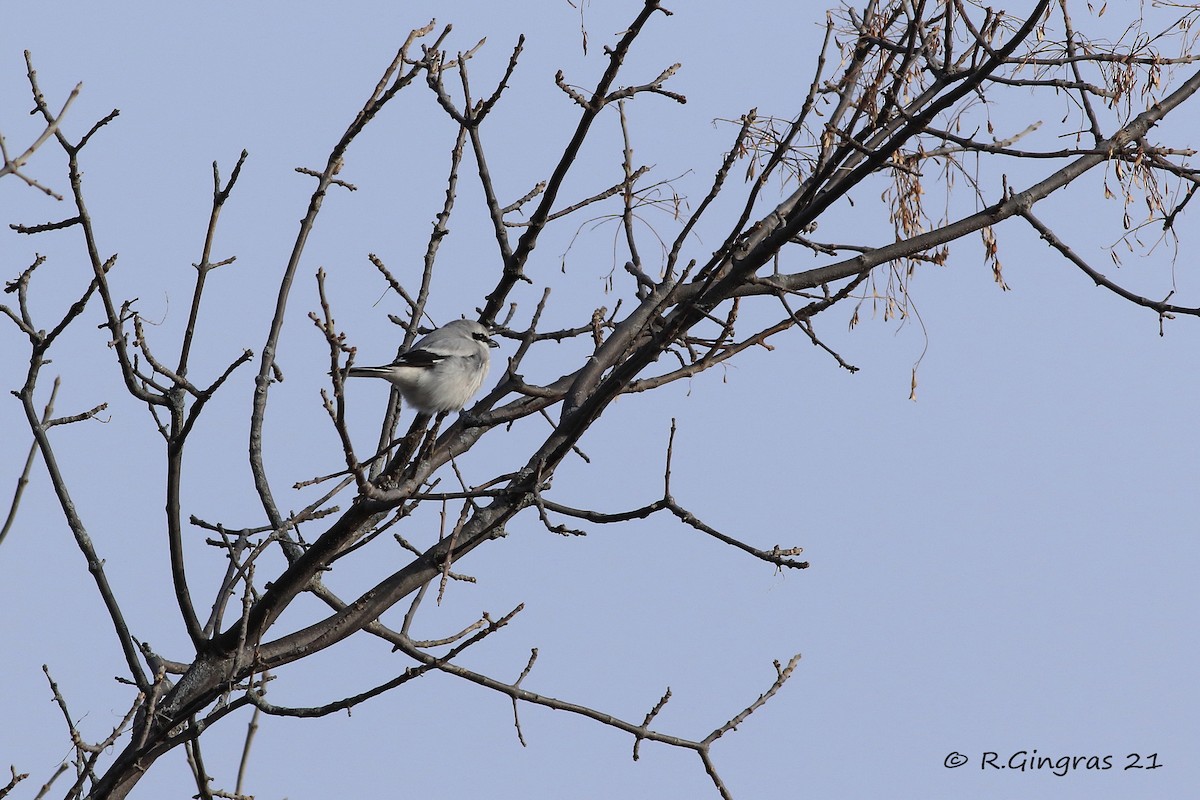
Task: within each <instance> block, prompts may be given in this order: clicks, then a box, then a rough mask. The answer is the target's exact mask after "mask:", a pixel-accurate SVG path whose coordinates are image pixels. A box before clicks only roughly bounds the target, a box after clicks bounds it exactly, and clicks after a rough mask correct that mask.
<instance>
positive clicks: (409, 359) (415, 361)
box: [395, 350, 446, 367]
mask: <svg viewBox="0 0 1200 800" xmlns="http://www.w3.org/2000/svg"><path fill="white" fill-rule="evenodd" d="M445 359H446V356H444V355H441V354H440V353H431V352H430V351H428V350H409V351H408V352H406V353H402V354H401V355H400V357H399V358H397V359H396V361H395V366H403V367H432V366H433V365H434V364H437V363H438V362H439V361H444V360H445Z"/></svg>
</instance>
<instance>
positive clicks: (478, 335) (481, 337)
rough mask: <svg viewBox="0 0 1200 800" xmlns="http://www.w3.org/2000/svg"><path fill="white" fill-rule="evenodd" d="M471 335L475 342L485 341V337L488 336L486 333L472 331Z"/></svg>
mask: <svg viewBox="0 0 1200 800" xmlns="http://www.w3.org/2000/svg"><path fill="white" fill-rule="evenodd" d="M471 336H472V338H474V339H475V341H477V342H486V341H487V338H488V335H487V334H486V333H472V334H471Z"/></svg>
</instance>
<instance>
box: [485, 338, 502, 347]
mask: <svg viewBox="0 0 1200 800" xmlns="http://www.w3.org/2000/svg"><path fill="white" fill-rule="evenodd" d="M487 346H488V347H499V346H500V343H499V342H497V341H496V340H495V339H491V338H489V339H488V340H487Z"/></svg>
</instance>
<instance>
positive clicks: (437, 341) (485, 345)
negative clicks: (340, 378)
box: [346, 319, 500, 414]
mask: <svg viewBox="0 0 1200 800" xmlns="http://www.w3.org/2000/svg"><path fill="white" fill-rule="evenodd" d="M499 346H500V345H499V344H497V343H496V341H495V340H494V339H492V337H491V336H490V335H489V331H488V329H487V328H486V327H484V326H483V325H481V324H479V323H478V322H475V321H474V320H470V319H456V320H454V321H453V322H447V323H446V324H445V325H443V326H442V327H440V328H438V329H437V330H435V331H433V332H431V333H430V334H429V335H427V336H425V337H422V338H421V339H419V340H417V343H416V344H414V345H413V346H412V348H411V349H409V350H406V351H404V352H403V353H401V354H400V357H399V358H397V359H396V360H395V361H393V362H392V363H391V364H388V365H386V366H382V367H351V368H350V371H349V372H348V373H346V374H347V375H348V376H349V377H351V378H360V377H362V378H383V379H384V380H385V381H389V382H390V383H391V384H392V385H393V386H395V387H396V388H397V389H399V390H400V395H401V396H402V397H403V398H404V402H406V403H408V404H409V405H410V406H412V407H413V408H415V409H416V410H417V411H420V412H422V413H425V414H440V413H442V412H443V411H458V410H459V409H461V408H462V407H463V406H465V405H466V404H467V401H468V400H470V399H471V397H472V396H474V394H475V393H476V392H478V391H479V387H480V386H482V385H483V379H484V378H486V377H487V372H488V364H489V362H490V360H491V359H490V357H489V354H488V350H489V348H492V347H499Z"/></svg>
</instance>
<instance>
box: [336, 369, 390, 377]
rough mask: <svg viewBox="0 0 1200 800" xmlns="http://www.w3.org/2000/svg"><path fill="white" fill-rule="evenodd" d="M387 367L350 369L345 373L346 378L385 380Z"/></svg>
mask: <svg viewBox="0 0 1200 800" xmlns="http://www.w3.org/2000/svg"><path fill="white" fill-rule="evenodd" d="M387 376H388V368H387V367H351V368H350V369H349V370H348V371H347V372H346V377H348V378H386V377H387Z"/></svg>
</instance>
